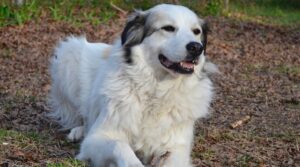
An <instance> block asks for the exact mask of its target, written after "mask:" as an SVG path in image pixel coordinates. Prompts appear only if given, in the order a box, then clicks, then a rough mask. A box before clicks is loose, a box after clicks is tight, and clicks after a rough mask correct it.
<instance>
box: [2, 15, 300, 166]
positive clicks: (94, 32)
mask: <svg viewBox="0 0 300 167" xmlns="http://www.w3.org/2000/svg"><path fill="white" fill-rule="evenodd" d="M207 20H208V22H209V23H210V35H209V39H208V41H209V43H208V50H207V57H208V58H209V59H210V60H211V61H212V62H214V63H216V64H217V65H218V67H219V69H220V71H221V73H220V74H218V75H215V76H213V81H214V84H215V91H216V95H215V99H214V102H213V104H212V106H211V116H210V117H208V118H205V119H201V120H199V121H198V123H197V125H196V128H195V134H196V136H195V146H194V149H193V152H192V157H193V161H194V164H195V166H197V167H198V166H199V167H200V166H212V167H218V166H260V167H266V166H297V167H298V166H300V148H299V147H300V144H299V142H300V27H294V28H291V27H290V28H287V27H285V28H283V27H277V26H268V25H260V24H256V23H247V22H240V21H232V20H229V19H225V18H214V17H209V18H207ZM123 24H124V18H123V17H121V18H119V19H115V20H114V21H111V22H109V23H105V24H103V25H101V26H97V27H94V26H91V25H89V24H88V23H85V24H84V25H85V26H83V27H82V28H79V27H73V26H71V25H69V24H67V23H59V22H54V21H49V20H43V21H40V22H38V23H35V22H29V23H27V24H25V25H23V26H10V27H2V28H0V70H1V73H0V141H1V143H0V164H2V166H51V165H50V164H52V166H55V165H53V164H55V163H56V162H62V161H66V159H67V160H68V159H69V158H71V157H74V155H75V154H76V153H77V152H78V143H70V142H67V141H66V140H65V139H64V137H65V135H66V133H65V132H60V131H59V126H58V125H57V124H56V123H55V122H53V121H52V120H50V119H49V118H47V117H46V116H45V115H46V114H47V113H48V112H50V109H49V108H48V106H47V103H46V101H47V94H48V91H49V89H50V80H49V74H48V65H49V59H50V57H51V53H52V49H53V47H54V46H55V44H56V42H57V41H58V40H59V39H63V38H64V37H66V36H68V35H71V34H77V35H80V34H85V35H86V36H87V37H88V39H89V40H90V41H104V42H112V41H113V39H114V38H115V37H117V35H118V33H119V32H120V31H121V27H122V25H123ZM245 117H248V118H249V117H250V119H248V120H247V121H245V122H243V124H242V125H241V126H239V127H236V128H232V127H231V124H232V123H234V122H236V121H239V120H242V119H243V118H245ZM72 165H73V166H76V165H74V164H72ZM72 165H69V166H72ZM66 166H68V165H66Z"/></svg>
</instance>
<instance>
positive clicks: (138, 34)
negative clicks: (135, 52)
mask: <svg viewBox="0 0 300 167" xmlns="http://www.w3.org/2000/svg"><path fill="white" fill-rule="evenodd" d="M146 17H147V14H146V13H145V12H143V11H135V12H134V13H133V14H132V15H131V16H130V17H129V18H128V21H127V24H126V26H125V28H124V30H123V32H122V35H121V42H122V45H123V46H124V47H131V46H134V45H137V44H139V43H141V42H142V41H143V39H144V37H145V23H146Z"/></svg>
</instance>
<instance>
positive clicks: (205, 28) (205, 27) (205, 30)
mask: <svg viewBox="0 0 300 167" xmlns="http://www.w3.org/2000/svg"><path fill="white" fill-rule="evenodd" d="M200 25H201V28H202V35H201V42H202V44H203V48H204V54H205V53H206V45H207V33H208V31H209V26H208V23H207V22H206V21H204V20H200Z"/></svg>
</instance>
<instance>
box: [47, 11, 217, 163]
mask: <svg viewBox="0 0 300 167" xmlns="http://www.w3.org/2000/svg"><path fill="white" fill-rule="evenodd" d="M145 12H146V13H152V14H153V17H152V20H154V21H153V26H154V27H158V28H159V27H160V26H163V25H164V24H172V25H175V26H176V28H177V30H176V32H174V33H168V32H165V31H162V30H158V31H156V32H154V33H153V34H152V35H150V36H149V37H146V38H145V39H144V40H143V42H142V43H141V44H139V45H135V46H133V47H132V48H131V57H132V58H133V63H132V64H127V63H125V62H124V58H123V55H124V51H123V48H122V45H121V44H120V41H119V40H117V42H115V43H114V45H107V44H103V43H97V44H94V43H89V42H87V41H86V39H85V38H83V37H81V38H76V37H69V38H68V39H67V40H66V41H63V42H61V43H60V44H59V46H58V47H57V48H56V50H55V55H56V56H55V57H54V58H53V59H52V66H51V75H52V81H53V83H52V89H51V96H50V99H51V104H52V106H53V108H54V110H55V112H54V113H53V114H52V116H54V117H56V118H58V119H59V121H60V123H61V124H62V126H63V127H64V128H69V129H70V128H71V129H72V128H73V129H72V130H71V133H70V134H69V136H68V138H69V139H70V140H78V139H80V138H81V137H83V136H84V140H83V142H82V144H81V149H80V153H79V155H78V156H77V157H78V158H79V159H81V160H91V162H92V163H93V164H94V165H95V166H118V167H142V166H143V164H144V165H147V164H149V162H150V161H151V158H152V157H153V156H161V155H163V154H164V153H166V152H170V156H169V157H168V158H167V160H166V162H165V164H164V166H165V167H189V166H192V164H191V161H190V152H191V148H192V141H193V126H194V122H195V121H196V120H197V119H198V118H201V117H204V116H206V115H207V114H208V108H209V104H210V102H211V99H212V83H211V81H210V79H209V78H208V77H207V75H206V73H205V72H204V71H205V70H203V68H204V66H205V56H204V55H201V57H200V63H199V64H198V65H197V66H196V67H195V72H194V73H193V74H189V75H184V74H176V73H174V72H171V71H170V70H167V69H165V68H164V67H163V66H162V65H161V64H160V62H159V61H158V54H159V53H161V52H162V53H164V54H165V55H167V57H168V58H169V59H170V60H172V61H181V60H183V58H184V55H186V50H185V46H186V44H187V43H188V42H190V41H199V42H200V37H199V36H195V35H194V34H193V33H192V31H191V29H192V28H194V27H200V25H199V20H198V18H197V16H196V15H195V14H194V13H193V12H191V11H190V10H189V9H187V8H185V7H181V6H175V5H159V6H156V7H154V8H152V9H150V10H148V11H145ZM155 17H158V18H155ZM149 19H151V18H149ZM156 20H159V21H156ZM82 126H84V128H83V127H82ZM83 129H84V130H83ZM83 131H84V132H83ZM137 152H138V154H137ZM137 155H138V156H137Z"/></svg>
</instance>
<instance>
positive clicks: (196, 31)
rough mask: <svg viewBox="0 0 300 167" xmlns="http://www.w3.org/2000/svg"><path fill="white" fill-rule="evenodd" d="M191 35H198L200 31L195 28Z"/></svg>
mask: <svg viewBox="0 0 300 167" xmlns="http://www.w3.org/2000/svg"><path fill="white" fill-rule="evenodd" d="M193 33H194V34H195V35H198V34H200V33H201V31H200V29H198V28H195V29H193Z"/></svg>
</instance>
